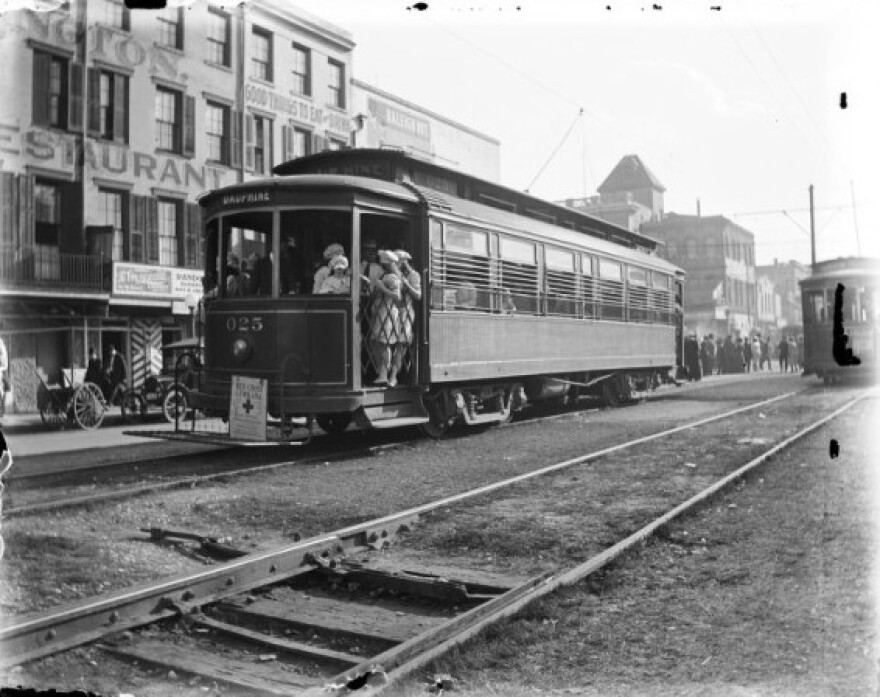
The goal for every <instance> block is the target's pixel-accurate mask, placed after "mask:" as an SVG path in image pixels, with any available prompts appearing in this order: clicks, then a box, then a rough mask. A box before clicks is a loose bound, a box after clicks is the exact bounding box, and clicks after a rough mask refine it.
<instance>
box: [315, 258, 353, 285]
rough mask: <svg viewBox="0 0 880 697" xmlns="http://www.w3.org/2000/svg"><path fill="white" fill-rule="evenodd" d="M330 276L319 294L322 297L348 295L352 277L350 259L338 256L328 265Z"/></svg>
mask: <svg viewBox="0 0 880 697" xmlns="http://www.w3.org/2000/svg"><path fill="white" fill-rule="evenodd" d="M328 267H329V270H330V275H329V276H327V278H325V279H324V280H323V281H322V282H321V287H320V288H318V290H317V292H318V293H319V294H321V295H326V294H331V295H348V294H349V292H350V291H351V276H350V275H349V273H348V259H346V258H345V257H344V256H342V255H341V254H337V255H336V256H335V257H333V258H332V259H331V260H330V263H329V264H328Z"/></svg>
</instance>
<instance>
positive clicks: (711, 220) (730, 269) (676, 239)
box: [642, 213, 758, 337]
mask: <svg viewBox="0 0 880 697" xmlns="http://www.w3.org/2000/svg"><path fill="white" fill-rule="evenodd" d="M642 232H643V233H644V234H646V235H648V236H649V237H654V238H656V239H658V240H660V241H662V242H663V244H664V248H663V250H662V251H661V256H664V257H665V258H666V259H668V260H669V261H671V262H672V263H673V264H677V265H678V266H680V267H681V268H683V269H684V270H685V272H686V274H687V276H686V278H685V295H684V308H685V310H684V322H685V326H686V327H687V331H688V332H696V333H697V334H698V335H700V336H702V335H704V334H709V333H713V334H715V336H718V335H722V336H726V335H727V334H731V335H733V336H743V337H745V336H748V334H749V333H750V332H753V331H755V330H757V329H758V322H757V289H756V274H755V237H754V235H753V234H752V233H751V232H750V231H749V230H746V229H745V228H743V227H741V226H739V225H737V224H736V223H734V222H732V221H730V220H728V219H727V218H725V217H724V216H720V215H716V216H699V215H680V214H678V213H668V214H667V215H666V216H665V217H664V218H663V219H662V220H661V221H658V222H652V223H646V224H644V225H642Z"/></svg>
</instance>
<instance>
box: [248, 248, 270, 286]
mask: <svg viewBox="0 0 880 697" xmlns="http://www.w3.org/2000/svg"><path fill="white" fill-rule="evenodd" d="M272 262H273V258H272V252H269V254H268V255H266V256H259V255H258V254H255V255H254V259H253V262H252V263H251V269H252V272H251V282H250V289H249V290H250V292H251V294H253V295H272Z"/></svg>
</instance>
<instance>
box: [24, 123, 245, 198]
mask: <svg viewBox="0 0 880 697" xmlns="http://www.w3.org/2000/svg"><path fill="white" fill-rule="evenodd" d="M80 150H81V146H80V144H79V141H78V139H77V138H76V137H75V136H72V135H68V134H66V133H58V132H56V131H46V130H43V129H39V128H32V129H29V130H27V131H25V132H24V133H23V134H22V135H21V146H20V148H19V149H18V151H19V153H21V152H22V151H23V152H24V155H25V157H26V158H27V163H29V164H39V165H41V166H43V167H51V168H53V169H57V170H60V171H64V172H69V173H71V174H73V173H74V170H75V166H76V161H77V158H78V156H79V152H80ZM83 156H84V159H85V163H86V165H87V166H88V167H89V169H90V170H91V171H90V174H94V175H96V176H102V175H103V176H107V177H108V178H119V179H125V180H131V179H135V180H141V181H145V182H153V183H156V184H161V185H163V186H171V187H173V186H177V187H186V188H187V189H191V190H193V191H204V190H206V189H216V188H218V187H221V186H223V184H224V181H225V178H226V174H227V171H228V170H226V169H223V168H220V167H209V166H205V165H202V166H198V165H194V164H193V163H192V162H190V161H189V160H186V159H184V158H179V157H171V156H168V155H151V154H149V153H144V152H139V151H137V150H132V149H130V148H128V147H126V146H124V145H119V144H116V143H104V142H96V141H93V140H86V146H85V151H84V154H83Z"/></svg>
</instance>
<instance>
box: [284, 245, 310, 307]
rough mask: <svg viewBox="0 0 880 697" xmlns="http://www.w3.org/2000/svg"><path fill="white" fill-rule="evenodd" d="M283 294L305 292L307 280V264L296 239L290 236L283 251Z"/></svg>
mask: <svg viewBox="0 0 880 697" xmlns="http://www.w3.org/2000/svg"><path fill="white" fill-rule="evenodd" d="M280 263H281V267H280V272H281V293H282V294H283V295H287V294H290V295H296V294H297V293H301V292H302V291H303V288H302V285H303V283H304V282H305V279H306V262H305V259H304V258H303V255H302V252H301V251H300V249H299V247H297V243H296V238H295V237H293V236H291V235H288V237H287V241H286V242H285V244H284V248H283V249H282V250H281V262H280Z"/></svg>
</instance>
